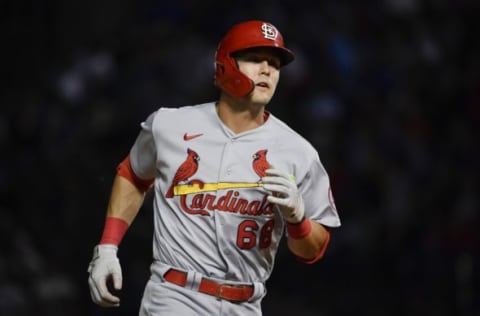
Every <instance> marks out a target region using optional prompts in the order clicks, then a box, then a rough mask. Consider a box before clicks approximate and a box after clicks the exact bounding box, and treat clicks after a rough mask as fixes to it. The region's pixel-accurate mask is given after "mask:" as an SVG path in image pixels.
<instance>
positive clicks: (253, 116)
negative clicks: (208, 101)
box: [216, 98, 265, 134]
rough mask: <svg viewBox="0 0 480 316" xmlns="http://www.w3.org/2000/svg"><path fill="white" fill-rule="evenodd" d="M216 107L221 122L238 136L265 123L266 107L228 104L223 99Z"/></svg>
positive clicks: (248, 104) (238, 103)
mask: <svg viewBox="0 0 480 316" xmlns="http://www.w3.org/2000/svg"><path fill="white" fill-rule="evenodd" d="M216 107H217V113H218V116H219V117H220V120H222V122H223V123H224V124H225V125H226V126H227V127H228V128H229V129H230V130H231V131H232V132H234V133H236V134H238V133H242V132H246V131H249V130H252V129H255V128H258V127H260V126H261V125H263V123H265V116H264V112H265V111H264V110H265V106H264V105H255V104H250V103H242V102H227V101H226V100H224V99H222V98H221V99H220V101H219V102H218V103H217V105H216Z"/></svg>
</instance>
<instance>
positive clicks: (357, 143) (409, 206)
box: [0, 0, 480, 316]
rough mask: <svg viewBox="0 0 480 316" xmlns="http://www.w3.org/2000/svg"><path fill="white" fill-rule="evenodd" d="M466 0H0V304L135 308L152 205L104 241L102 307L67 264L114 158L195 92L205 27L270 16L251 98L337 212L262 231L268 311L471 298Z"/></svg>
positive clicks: (472, 36) (473, 167)
mask: <svg viewBox="0 0 480 316" xmlns="http://www.w3.org/2000/svg"><path fill="white" fill-rule="evenodd" d="M479 9H480V2H478V1H476V0H457V1H448V0H378V1H374V0H368V1H347V0H341V1H338V0H325V1H317V2H315V3H310V1H304V0H297V1H287V0H280V1H273V0H272V1H261V2H259V1H250V0H249V1H242V2H241V3H239V4H236V3H231V2H228V1H223V2H218V1H212V0H207V1H197V2H195V1H188V0H181V1H168V2H167V1H159V0H149V1H146V0H143V1H126V0H124V1H112V0H110V1H66V2H61V1H35V2H31V3H30V2H29V1H6V2H2V4H1V5H0V23H1V25H2V27H1V31H0V32H1V34H2V35H3V36H2V45H1V46H2V56H3V58H2V59H1V63H2V65H1V69H2V70H1V74H2V77H3V80H2V82H3V83H2V84H1V87H2V92H1V94H0V148H1V150H2V156H1V157H2V158H1V159H2V163H1V164H0V195H1V199H0V240H1V242H0V315H18V316H23V315H49V316H57V315H69V316H77V315H135V314H136V313H137V310H138V306H139V302H140V298H141V295H142V291H143V286H144V284H145V282H146V279H147V278H148V275H149V271H148V265H149V263H150V256H151V234H152V227H151V225H152V221H151V219H152V209H151V205H150V204H151V203H150V202H151V197H147V200H146V203H145V205H144V207H143V208H144V209H143V210H142V212H141V213H140V215H139V217H138V218H137V220H136V221H135V222H134V225H133V226H132V227H131V228H130V230H129V232H128V233H127V236H126V237H125V239H124V241H123V244H122V247H121V250H120V252H119V256H120V261H121V263H122V266H123V270H124V290H123V291H122V292H121V294H120V295H121V298H122V306H121V307H120V309H116V310H102V309H100V308H98V307H96V306H94V305H93V303H91V301H90V297H89V291H88V286H87V271H86V269H87V265H88V262H89V260H90V258H91V251H92V248H93V246H94V245H95V244H96V242H98V239H99V237H100V234H101V230H102V228H103V218H104V214H105V208H106V203H107V201H108V195H109V193H110V192H109V190H110V185H111V181H112V180H113V176H114V173H115V168H116V165H117V164H118V163H119V162H120V161H121V160H122V159H123V158H124V157H125V155H126V154H127V153H128V150H129V148H130V146H131V144H132V142H133V141H134V139H135V137H136V135H137V133H138V130H139V125H140V122H141V121H142V120H144V119H145V118H146V117H147V115H148V114H149V113H150V112H152V111H154V110H155V109H156V108H158V107H160V106H167V107H176V106H180V105H186V104H197V103H203V102H208V101H212V100H215V98H216V97H217V93H218V92H217V90H216V89H215V87H214V86H213V60H214V54H215V48H216V45H217V43H218V41H219V40H220V39H221V37H222V35H223V34H224V33H225V32H226V30H227V29H228V28H229V27H230V26H231V25H233V24H234V23H236V22H240V21H243V20H247V19H264V20H267V21H270V22H272V23H273V24H275V25H276V26H277V27H278V28H279V29H280V31H281V32H282V33H283V36H284V38H285V41H286V45H287V47H289V48H291V49H292V50H293V51H294V52H295V53H296V61H295V62H294V63H293V64H291V65H289V66H288V67H286V68H285V69H283V70H282V73H281V79H280V85H279V87H278V89H277V94H276V96H275V97H274V99H273V100H272V102H271V104H270V105H269V106H268V110H270V111H272V112H273V113H274V114H275V115H277V116H278V117H280V118H281V119H283V120H285V121H286V122H287V123H288V124H289V125H290V126H292V127H293V128H294V129H296V130H298V131H299V132H300V133H301V134H302V135H303V136H305V137H306V138H307V139H308V140H310V141H311V142H312V144H314V146H315V147H316V148H317V150H318V152H319V154H320V157H321V160H322V162H323V164H324V165H325V167H326V169H327V171H328V172H329V175H330V178H331V181H332V187H333V192H334V196H335V202H336V206H337V209H338V211H339V213H340V217H341V220H342V227H340V228H338V229H335V230H334V231H332V241H331V244H330V247H329V249H328V251H327V253H326V256H325V258H324V259H323V260H322V261H321V262H319V263H318V264H315V265H312V266H305V265H303V264H301V263H299V262H297V261H296V260H295V259H294V258H293V257H292V256H291V254H290V253H289V252H288V251H287V250H286V245H284V246H283V247H282V248H281V251H280V252H279V255H278V257H277V261H276V265H275V271H274V273H273V275H272V278H271V280H270V281H269V282H268V283H267V288H268V294H267V297H266V299H265V301H264V313H265V315H266V316H268V315H290V314H294V313H295V314H296V315H306V316H309V315H321V316H323V315H325V316H330V315H335V316H340V315H371V316H374V315H455V316H474V315H475V316H477V315H480V285H479V284H480V276H479V275H480V272H479V269H480V254H479V249H480V247H479V246H478V245H479V244H480V232H479V228H480V220H479V217H480V216H479V211H480V190H479V188H480V172H479V171H480V170H479V169H480V168H479V163H478V162H479V161H480V159H479V158H480V150H479V149H480V142H479V140H480V135H479V134H480V133H479V131H480V129H479V125H480V41H479V40H478V35H477V34H478V31H479V26H480V23H479V22H478V21H477V20H478V16H479V15H478V13H479V12H480V11H479Z"/></svg>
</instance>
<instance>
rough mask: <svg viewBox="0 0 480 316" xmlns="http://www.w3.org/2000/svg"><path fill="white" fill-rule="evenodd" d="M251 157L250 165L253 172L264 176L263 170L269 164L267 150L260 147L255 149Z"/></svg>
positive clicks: (261, 176) (268, 166)
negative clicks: (257, 149)
mask: <svg viewBox="0 0 480 316" xmlns="http://www.w3.org/2000/svg"><path fill="white" fill-rule="evenodd" d="M252 158H253V162H252V166H253V170H254V171H255V173H256V174H257V175H258V176H259V177H260V178H263V177H265V176H266V173H265V170H267V169H268V168H270V164H269V163H268V161H267V150H266V149H262V150H259V151H257V152H256V153H254V154H253V156H252Z"/></svg>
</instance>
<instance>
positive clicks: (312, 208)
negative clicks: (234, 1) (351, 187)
mask: <svg viewBox="0 0 480 316" xmlns="http://www.w3.org/2000/svg"><path fill="white" fill-rule="evenodd" d="M293 60H294V54H293V52H292V51H291V50H289V49H287V48H286V47H285V46H284V41H283V37H282V35H281V34H280V32H279V31H278V30H277V29H276V28H275V26H273V25H272V24H270V23H267V22H264V21H246V22H243V23H239V24H237V25H235V26H233V27H232V28H231V29H230V30H229V31H228V32H227V33H226V35H225V37H224V38H223V39H222V41H221V42H220V44H219V46H218V48H217V52H216V56H215V67H216V68H215V85H216V86H217V87H218V88H219V90H220V96H219V99H218V101H215V102H210V103H205V104H199V105H193V106H190V105H189V106H183V107H179V108H159V109H158V110H157V111H155V112H154V113H152V114H151V115H150V116H149V117H148V118H147V119H146V120H145V121H144V122H143V123H142V124H141V130H140V133H139V135H138V137H137V139H136V141H135V143H134V144H133V146H132V148H131V150H130V152H129V154H128V155H127V157H126V158H125V159H124V160H123V161H122V162H121V163H120V164H119V165H118V168H117V175H116V177H115V179H114V182H113V188H112V193H111V197H110V201H109V204H108V209H107V214H106V220H105V226H104V230H103V235H102V237H101V239H100V242H99V244H98V245H96V246H95V247H94V253H93V258H92V261H91V262H90V265H89V269H88V271H89V278H88V281H89V286H90V292H91V297H92V300H93V301H94V302H95V303H97V304H98V305H100V306H104V307H112V306H119V304H120V299H119V298H118V297H117V296H114V295H113V294H112V293H111V292H110V291H109V290H108V288H107V282H110V281H111V282H112V283H113V288H114V289H116V290H120V289H121V287H122V270H121V267H120V263H119V259H118V256H117V250H118V247H119V245H120V243H121V240H122V238H123V237H124V235H125V233H126V231H127V229H128V227H129V226H130V225H131V224H132V222H133V220H134V219H135V216H136V215H137V213H138V212H139V209H140V207H141V205H142V203H143V201H144V197H145V194H146V193H147V192H149V191H150V190H151V191H153V194H154V204H153V208H154V236H153V262H152V264H151V277H150V279H149V280H148V282H147V284H146V287H145V291H144V295H143V299H142V302H141V307H140V315H229V316H231V315H242V316H244V315H261V314H262V310H261V301H262V299H263V297H264V296H265V294H266V289H265V282H266V280H267V279H268V278H269V276H270V274H271V272H272V268H273V265H274V260H275V255H276V253H277V250H278V246H279V243H280V240H281V238H282V236H283V235H284V232H285V235H286V236H287V237H286V238H288V248H289V249H290V251H291V252H292V254H293V255H294V256H296V257H297V258H298V259H299V260H302V261H304V262H305V263H314V262H316V261H318V260H319V259H320V258H322V256H323V255H324V253H325V249H326V248H327V245H328V243H329V238H330V234H329V229H330V228H332V227H338V226H340V219H339V216H338V214H337V211H336V209H335V206H334V202H333V197H332V191H331V189H330V184H329V178H328V175H327V173H326V171H325V169H324V167H323V166H322V164H321V162H320V159H319V156H318V153H317V152H316V150H315V149H314V148H313V146H312V145H311V144H310V143H309V142H307V141H306V140H305V139H304V138H302V137H301V136H300V135H299V134H297V133H296V132H295V131H293V130H292V129H291V128H290V127H288V126H287V125H286V124H285V123H283V122H282V121H280V120H279V119H278V118H277V117H275V116H274V115H273V114H272V113H270V112H268V111H266V109H265V106H266V105H267V104H268V103H269V102H270V100H271V98H272V96H273V95H274V92H275V89H276V87H277V83H278V81H279V76H280V69H281V67H283V66H285V65H287V64H289V63H290V62H292V61H293Z"/></svg>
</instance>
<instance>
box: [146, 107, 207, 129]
mask: <svg viewBox="0 0 480 316" xmlns="http://www.w3.org/2000/svg"><path fill="white" fill-rule="evenodd" d="M214 108H215V102H208V103H201V104H195V105H181V106H161V107H159V108H158V109H157V110H156V111H155V112H154V114H153V116H154V118H153V119H154V121H156V122H162V124H164V123H168V122H170V123H172V124H174V123H176V122H177V123H178V122H180V120H181V121H190V120H194V119H195V118H197V119H199V118H202V116H203V117H204V116H208V115H211V113H214V112H215V110H214Z"/></svg>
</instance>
